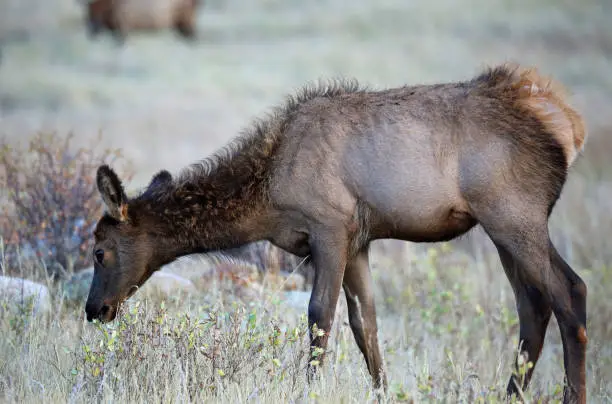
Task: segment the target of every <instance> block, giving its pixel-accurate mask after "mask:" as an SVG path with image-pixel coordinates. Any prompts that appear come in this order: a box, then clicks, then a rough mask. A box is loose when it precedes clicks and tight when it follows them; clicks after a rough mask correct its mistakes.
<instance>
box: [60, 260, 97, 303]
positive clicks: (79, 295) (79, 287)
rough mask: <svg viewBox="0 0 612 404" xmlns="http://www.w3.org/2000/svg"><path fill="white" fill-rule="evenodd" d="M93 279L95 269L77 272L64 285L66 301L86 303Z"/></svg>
mask: <svg viewBox="0 0 612 404" xmlns="http://www.w3.org/2000/svg"><path fill="white" fill-rule="evenodd" d="M92 278H93V268H87V269H83V270H82V271H79V272H76V273H75V274H74V275H72V276H71V277H70V279H68V280H67V281H65V282H64V283H63V291H64V296H65V297H66V299H68V300H71V301H75V302H82V303H85V301H86V300H87V295H88V294H89V288H90V286H91V280H92Z"/></svg>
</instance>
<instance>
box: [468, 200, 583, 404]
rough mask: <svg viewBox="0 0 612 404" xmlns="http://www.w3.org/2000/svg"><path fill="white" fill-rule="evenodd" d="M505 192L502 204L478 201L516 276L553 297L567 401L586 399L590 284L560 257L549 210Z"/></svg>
mask: <svg viewBox="0 0 612 404" xmlns="http://www.w3.org/2000/svg"><path fill="white" fill-rule="evenodd" d="M525 203H526V202H525V200H518V199H513V198H512V197H509V196H505V199H504V204H503V206H500V205H496V206H494V207H491V206H487V205H486V204H481V206H474V211H475V212H480V215H479V216H480V217H479V218H478V219H479V221H480V223H481V224H482V226H483V228H484V229H485V231H486V232H487V233H488V234H489V236H490V237H491V239H492V240H493V242H494V243H495V244H496V245H497V246H501V247H503V249H505V250H506V251H507V252H508V253H509V254H510V255H511V256H512V259H513V260H514V261H515V262H516V263H517V265H516V266H515V269H516V271H515V272H516V274H515V276H516V277H517V279H520V281H521V282H522V283H523V284H524V285H529V286H532V287H534V288H535V289H537V290H538V291H539V292H540V294H541V295H542V296H543V297H544V298H545V300H547V301H548V302H550V305H551V307H552V310H553V312H554V313H555V317H556V318H557V321H558V322H559V327H560V329H561V337H562V339H563V351H564V365H565V374H566V379H567V385H566V388H565V390H564V402H565V403H570V402H571V403H574V402H576V403H581V404H583V403H586V387H585V352H586V311H585V307H586V304H585V300H586V287H585V286H584V283H583V282H582V280H581V279H580V278H579V277H578V275H576V274H575V273H574V272H573V271H572V270H571V268H569V266H567V264H565V263H564V262H563V260H562V259H561V258H560V257H559V256H558V254H557V253H556V251H555V249H554V247H553V246H552V243H551V242H550V237H549V235H548V215H547V213H546V211H547V210H546V209H538V204H537V203H531V204H530V207H529V209H522V207H524V205H525Z"/></svg>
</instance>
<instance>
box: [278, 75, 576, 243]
mask: <svg viewBox="0 0 612 404" xmlns="http://www.w3.org/2000/svg"><path fill="white" fill-rule="evenodd" d="M498 69H502V71H496V70H492V71H490V72H488V73H487V74H489V75H490V76H491V77H488V76H487V75H486V74H484V75H481V76H478V77H476V78H474V79H473V80H470V81H466V82H460V83H448V84H438V85H426V86H413V87H403V88H397V89H391V90H386V91H376V92H368V91H355V92H347V93H346V94H339V95H337V96H334V97H318V98H317V97H315V98H313V99H312V100H309V101H307V102H305V103H304V105H303V106H301V108H300V109H299V110H298V111H297V112H296V113H295V114H294V117H293V120H292V123H291V125H290V126H289V136H288V138H287V139H286V143H287V144H286V145H284V146H283V150H284V151H285V153H284V157H283V158H282V159H283V160H284V163H283V164H281V165H285V166H286V167H288V169H287V168H285V169H284V177H283V178H284V179H285V180H286V181H287V184H286V185H287V186H289V187H291V186H295V185H296V184H299V189H300V191H303V198H302V200H301V201H300V202H299V203H302V204H307V203H312V201H313V198H317V199H319V200H320V201H319V202H318V203H317V204H315V206H319V205H321V206H323V205H325V204H328V205H329V207H330V208H331V209H334V210H336V211H340V212H343V214H345V215H348V214H350V213H351V212H353V211H354V210H355V207H356V206H357V204H358V203H362V204H365V205H367V206H368V207H369V208H370V209H371V211H372V213H373V214H374V215H373V217H376V218H378V221H379V222H380V223H378V224H377V223H374V224H373V229H372V231H373V232H374V233H377V232H379V233H380V234H379V236H381V237H383V236H385V237H386V236H392V237H398V238H405V239H414V240H415V241H419V240H424V239H425V240H426V239H429V238H431V239H432V240H437V239H445V238H452V237H454V236H455V235H457V234H460V233H461V232H463V231H465V230H467V229H468V228H469V227H471V226H472V225H473V220H472V219H471V217H470V216H471V212H470V201H469V198H470V197H473V196H474V195H476V194H478V193H480V194H486V193H487V192H492V191H493V188H495V187H496V186H497V185H498V182H499V181H500V180H506V179H508V178H510V177H512V176H514V175H516V174H517V173H518V175H519V176H520V175H521V173H522V174H524V175H523V178H514V179H513V180H517V181H519V183H520V181H525V182H529V181H530V184H531V185H530V184H527V185H526V186H532V187H533V188H534V189H538V188H540V189H541V187H542V186H549V185H550V187H552V188H554V187H556V186H557V185H554V184H553V185H551V184H549V183H550V182H551V181H555V180H556V177H559V176H564V173H565V170H566V169H567V167H568V166H569V165H570V164H571V162H572V161H573V159H574V158H575V153H576V148H579V147H581V145H582V143H581V142H583V137H581V130H583V128H581V127H580V126H579V125H574V126H575V127H577V129H576V133H574V132H572V131H571V128H573V127H574V126H572V125H571V124H568V123H567V122H572V121H571V120H572V119H573V117H574V115H572V114H571V112H567V111H572V112H573V110H570V109H569V107H568V106H567V105H566V104H564V103H563V102H562V101H560V100H561V98H560V97H558V96H557V94H556V93H550V92H547V91H548V90H546V89H547V88H549V87H546V86H543V85H542V83H544V81H543V79H541V78H540V77H539V76H537V75H533V74H532V73H529V74H530V75H531V76H529V75H526V74H522V73H521V71H518V70H512V69H510V68H505V67H504V68H501V67H500V68H498ZM503 69H506V70H503ZM504 74H505V76H504V77H495V75H500V76H503V75H504ZM536 82H537V83H538V84H537V85H539V86H540V87H541V90H540V91H538V90H535V89H532V90H529V91H531V93H527V94H526V93H525V91H526V90H525V88H524V87H525V86H529V85H530V83H531V84H533V85H536V84H534V83H536ZM549 105H551V106H552V107H556V109H554V108H552V107H551V108H549V110H550V111H552V112H551V114H552V117H551V116H549V115H546V119H544V118H543V114H542V110H544V107H547V106H549ZM555 113H557V115H555ZM576 116H577V115H576ZM551 122H552V124H551ZM579 123H580V122H579ZM557 128H561V129H562V130H557ZM582 133H583V132H582ZM574 138H576V141H575V142H574V141H573V139H574ZM568 139H570V140H571V141H570V140H568ZM559 157H560V158H562V159H565V161H563V162H561V163H560V162H559V161H556V160H555V159H557V160H558V158H559ZM517 158H519V159H522V160H521V161H517V160H516V159H517ZM559 164H561V166H560V165H559ZM517 165H518V167H517ZM538 169H539V171H538ZM530 177H533V178H530ZM534 178H535V179H534ZM563 180H564V178H562V181H563ZM544 191H545V190H543V192H544ZM558 191H559V190H557V189H552V190H551V195H553V194H554V193H555V192H558ZM468 194H470V195H468ZM294 199H295V198H294ZM319 210H321V211H323V210H324V209H319Z"/></svg>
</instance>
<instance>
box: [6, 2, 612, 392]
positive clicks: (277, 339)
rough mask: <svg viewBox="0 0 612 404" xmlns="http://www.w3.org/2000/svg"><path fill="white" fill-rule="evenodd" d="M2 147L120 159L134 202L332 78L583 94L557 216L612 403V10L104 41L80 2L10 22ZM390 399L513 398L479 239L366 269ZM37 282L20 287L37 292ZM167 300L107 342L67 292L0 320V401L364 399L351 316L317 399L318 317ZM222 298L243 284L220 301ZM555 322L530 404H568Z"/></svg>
mask: <svg viewBox="0 0 612 404" xmlns="http://www.w3.org/2000/svg"><path fill="white" fill-rule="evenodd" d="M0 14H2V16H0V49H1V52H2V59H1V61H0V135H4V136H7V138H8V139H9V140H10V141H11V142H15V144H17V142H20V141H22V140H23V139H25V138H27V137H29V136H30V135H32V134H33V133H34V132H36V131H39V130H45V131H58V132H59V133H67V132H69V131H72V132H74V134H75V140H76V141H77V143H78V144H81V145H88V144H90V143H91V142H92V140H93V139H94V138H95V137H96V136H97V135H98V134H99V133H101V134H102V137H103V142H104V144H106V145H108V146H112V147H120V148H122V149H123V152H124V155H125V156H126V157H127V158H128V159H130V160H131V161H132V162H133V163H134V168H135V170H136V175H135V177H134V180H133V181H132V183H131V184H130V188H132V189H135V188H136V187H139V186H142V185H144V184H145V183H146V182H147V181H148V180H149V179H150V177H151V175H152V174H153V173H154V172H156V171H158V170H159V169H161V168H166V169H169V170H171V171H176V170H178V169H179V168H180V167H182V166H184V165H185V164H187V163H188V162H190V161H193V160H196V159H199V158H201V157H204V156H206V155H207V154H209V153H210V152H212V151H214V150H215V149H217V148H218V147H220V146H222V145H223V144H224V143H225V142H227V141H228V140H229V139H230V138H231V137H233V136H234V135H236V134H237V133H238V132H239V131H240V130H241V128H243V127H245V126H246V125H248V123H249V122H250V120H251V119H252V118H253V117H255V116H258V115H260V114H262V113H263V112H265V111H267V110H268V109H269V108H270V107H271V106H272V105H274V104H277V103H279V102H280V101H281V100H282V97H283V96H284V94H286V93H288V92H292V91H293V90H294V89H296V88H298V87H299V86H301V85H302V84H304V83H305V82H307V81H311V80H316V79H318V78H320V77H330V76H334V77H335V76H348V77H356V78H357V79H359V80H360V81H361V82H362V83H364V84H369V85H370V86H371V87H379V88H381V87H391V86H396V85H401V84H404V83H431V82H436V81H447V80H455V79H464V78H467V77H471V76H472V75H473V74H475V73H477V72H478V71H479V70H480V69H481V68H482V67H483V66H484V65H486V64H491V63H497V62H503V61H507V60H514V61H518V62H521V63H524V64H535V65H537V66H538V67H539V68H540V69H541V70H542V71H543V72H544V73H547V74H551V75H553V76H554V77H555V78H557V79H559V80H560V81H561V82H563V83H564V84H565V85H566V87H567V88H568V89H569V91H570V93H571V96H572V100H573V101H574V104H575V105H576V106H577V108H578V109H579V110H580V111H581V112H582V113H583V114H584V116H585V119H586V123H587V126H588V129H589V140H588V141H587V144H586V147H585V152H584V155H583V156H582V157H581V158H580V160H579V162H578V163H577V165H576V167H575V169H573V170H572V173H571V175H570V179H569V181H568V184H567V186H566V189H565V192H564V193H563V195H562V198H561V200H560V201H559V203H558V205H557V207H556V208H555V211H554V213H553V216H552V220H551V233H552V237H553V240H554V242H555V244H556V245H557V246H558V248H559V250H560V252H561V254H562V255H563V256H564V257H565V258H566V259H567V261H568V262H569V263H570V264H571V265H572V266H573V267H574V268H575V269H576V270H577V271H578V272H579V273H580V275H581V276H582V277H583V278H584V280H585V281H586V282H587V285H588V287H589V297H588V312H589V322H588V329H589V340H590V344H589V350H588V357H587V388H588V393H589V402H597V403H599V402H603V403H605V402H611V401H612V325H611V324H612V323H611V322H610V318H612V301H611V300H610V299H609V297H608V294H609V293H608V291H609V290H610V288H611V287H612V265H611V264H610V263H611V262H612V249H610V247H609V245H610V242H609V235H610V234H612V215H611V213H612V209H611V207H612V204H611V203H610V201H611V200H612V159H610V154H611V152H612V140H611V139H610V134H609V132H610V130H612V124H611V123H610V121H609V116H610V115H609V112H610V111H611V110H612V75H610V72H611V71H612V29H611V28H610V23H609V21H610V19H611V18H612V3H610V2H608V1H606V0H599V1H595V0H585V1H582V2H572V1H569V0H555V1H553V0H538V1H528V0H518V1H512V2H510V1H484V0H481V1H477V0H466V1H462V2H459V1H453V0H440V1H436V2H434V1H421V0H419V1H406V0H380V1H374V0H364V1H361V2H345V1H340V0H317V1H312V2H302V1H296V0H288V1H281V0H257V1H251V2H241V1H237V0H225V1H221V0H209V1H206V2H205V6H204V8H203V9H202V10H201V12H200V14H199V20H198V26H199V36H200V37H199V40H198V41H197V42H196V43H194V44H186V43H184V42H181V41H180V40H179V39H178V38H177V36H176V35H175V34H174V33H171V32H160V33H156V34H152V35H141V34H135V35H134V36H131V37H128V41H127V43H126V45H125V47H123V48H119V47H117V46H115V44H114V43H113V42H112V40H111V39H110V38H109V37H101V38H99V39H98V40H97V41H94V42H91V41H89V40H88V39H87V38H86V36H85V33H84V29H83V26H82V17H81V10H80V9H79V6H78V2H77V1H75V0H50V1H46V2H42V1H34V0H3V2H2V3H1V4H0ZM372 266H373V271H374V275H375V280H376V287H377V291H376V292H377V308H378V311H379V329H380V339H381V344H382V348H383V350H384V359H385V364H386V367H387V369H388V373H389V382H390V387H391V388H390V394H389V397H387V399H388V400H391V401H394V400H396V401H404V400H406V401H410V400H414V401H415V402H474V401H480V402H495V401H499V400H502V399H503V392H504V391H505V387H506V383H507V380H508V377H509V376H510V372H511V363H512V359H513V355H514V352H515V349H516V344H517V342H518V341H517V340H518V324H517V316H516V313H515V306H514V297H513V294H512V291H511V288H510V285H509V283H508V282H507V280H506V279H505V276H504V274H503V270H502V268H501V265H500V263H499V259H498V258H497V256H496V254H495V251H494V249H493V247H492V244H491V243H490V241H489V240H487V239H486V238H485V237H484V236H483V234H482V231H480V229H475V230H474V231H473V232H472V233H471V234H470V235H468V236H466V237H464V238H462V239H461V240H457V241H455V242H452V243H447V244H434V245H414V244H409V243H400V242H377V243H375V245H374V248H373V251H372ZM41 273H42V269H41V268H30V269H28V271H26V276H27V277H29V278H35V279H39V280H40V278H41V276H40V274H41ZM221 286H223V285H218V284H215V283H213V284H210V285H208V286H207V287H204V288H202V290H201V293H199V294H197V295H189V296H176V298H173V299H170V300H169V301H165V302H164V303H163V307H162V302H161V301H160V299H159V298H155V296H149V297H146V296H138V294H137V295H136V296H134V299H133V301H132V303H131V305H130V307H129V308H128V310H127V312H126V313H125V314H124V316H123V317H121V319H119V320H118V321H116V322H115V323H113V324H111V325H105V326H100V325H92V324H88V323H87V322H86V321H85V320H84V316H83V306H82V305H74V304H70V303H68V302H66V301H65V300H64V299H63V298H62V296H61V294H59V292H54V299H53V304H54V310H53V311H52V313H50V314H48V315H44V316H42V317H36V318H30V317H29V316H28V315H26V314H24V313H21V314H20V313H11V312H9V311H8V310H3V311H1V312H0V330H1V331H0V332H1V334H2V337H1V338H0V400H1V401H2V402H41V401H42V402H91V401H100V402H111V401H117V402H126V401H129V402H145V401H146V402H189V401H192V402H203V401H204V402H209V401H215V402H216V401H219V402H245V401H252V402H279V401H280V402H364V401H366V402H367V401H372V400H374V397H373V396H372V393H371V392H370V391H369V389H368V386H369V379H368V376H367V371H366V367H365V363H364V361H363V359H362V356H361V354H360V352H359V350H358V349H357V346H356V344H355V343H354V340H353V337H352V335H351V333H350V329H349V327H348V324H347V318H346V308H345V305H344V302H343V301H342V300H341V302H340V303H339V304H340V305H341V306H340V307H339V310H338V315H337V319H336V325H337V326H336V328H335V329H334V330H333V334H332V339H331V343H330V349H331V354H330V356H329V357H328V362H327V363H326V365H325V366H324V367H323V369H322V374H323V376H324V377H323V378H322V380H321V381H320V382H318V383H316V384H315V385H314V386H313V387H312V388H311V389H310V390H309V389H307V386H306V381H305V373H304V367H305V365H306V363H307V361H308V358H307V354H306V348H307V341H306V339H305V334H304V332H305V326H304V320H305V319H304V317H303V315H304V314H305V313H306V311H305V306H304V307H300V306H298V307H290V306H289V305H288V304H286V302H284V300H283V296H282V294H281V293H280V292H279V291H278V290H277V289H276V288H274V287H268V288H266V289H264V291H263V292H262V294H260V295H259V296H258V298H256V299H248V300H243V299H239V298H238V297H237V296H235V294H233V293H232V289H231V288H229V287H225V286H224V287H221ZM226 286H227V285H226ZM562 381H563V361H562V346H561V340H560V337H559V332H558V329H557V325H556V323H555V322H554V320H553V322H551V325H550V327H549V332H548V335H547V339H546V345H545V348H544V351H543V354H542V358H541V360H540V361H539V362H538V366H537V369H536V371H535V374H534V379H533V381H532V385H531V388H530V389H529V391H528V392H527V393H526V399H527V400H528V401H530V402H531V401H535V399H536V398H538V397H539V398H541V399H542V402H554V401H555V400H558V399H560V391H561V387H560V386H561V383H562Z"/></svg>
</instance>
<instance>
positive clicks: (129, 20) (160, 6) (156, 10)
mask: <svg viewBox="0 0 612 404" xmlns="http://www.w3.org/2000/svg"><path fill="white" fill-rule="evenodd" d="M172 8H173V7H172V5H171V2H163V3H160V2H153V3H152V4H148V5H147V4H142V2H127V3H126V4H124V5H123V7H122V8H121V14H120V16H121V19H123V21H124V22H125V23H126V24H127V26H129V28H130V29H154V28H163V27H167V26H170V25H171V24H172V19H173V10H172Z"/></svg>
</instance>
